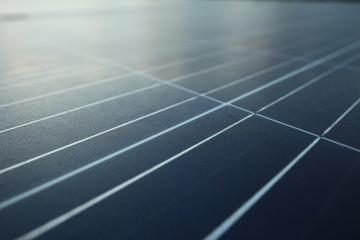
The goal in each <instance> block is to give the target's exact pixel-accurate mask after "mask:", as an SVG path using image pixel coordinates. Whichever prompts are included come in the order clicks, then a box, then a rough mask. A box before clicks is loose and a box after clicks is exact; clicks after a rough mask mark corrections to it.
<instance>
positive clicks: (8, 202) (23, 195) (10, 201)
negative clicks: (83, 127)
mask: <svg viewBox="0 0 360 240" xmlns="http://www.w3.org/2000/svg"><path fill="white" fill-rule="evenodd" d="M224 106H225V104H222V105H218V106H217V107H214V108H212V109H210V110H207V111H205V112H203V113H201V114H198V115H196V116H194V117H192V118H189V119H187V120H185V121H183V122H180V123H178V124H176V125H174V126H172V127H169V128H167V129H165V130H163V131H161V132H158V133H156V134H154V135H151V136H149V137H147V138H145V139H142V140H140V141H138V142H136V143H133V144H131V145H129V146H127V147H125V148H122V149H120V150H118V151H116V152H113V153H111V154H109V155H107V156H105V157H102V158H100V159H98V160H96V161H94V162H91V163H89V164H86V165H84V166H82V167H80V168H78V169H75V170H73V171H71V172H68V173H66V174H64V175H62V176H60V177H58V178H55V179H53V180H51V181H49V182H46V183H44V184H41V185H39V186H37V187H35V188H33V189H30V190H28V191H25V192H23V193H21V194H19V195H16V196H15V197H12V198H10V199H8V200H5V201H3V202H1V203H0V210H2V209H4V208H6V207H8V206H10V205H12V204H14V203H16V202H18V201H21V200H22V199H24V198H27V197H29V196H31V195H34V194H36V193H38V192H41V191H43V190H45V189H47V188H49V187H52V186H54V185H56V184H58V183H59V182H62V181H64V180H66V179H68V178H71V177H73V176H75V175H77V174H79V173H81V172H84V171H86V170H88V169H90V168H92V167H94V166H97V165H99V164H101V163H103V162H106V161H108V160H110V159H112V158H114V157H116V156H118V155H120V154H123V153H124V152H126V151H129V150H131V149H133V148H136V147H138V146H140V145H141V144H144V143H146V142H149V141H151V140H153V139H155V138H157V137H159V136H162V135H164V134H166V133H168V132H171V131H172V130H174V129H177V128H179V127H181V126H183V125H185V124H187V123H190V122H192V121H194V120H196V119H199V118H201V117H203V116H206V115H208V114H210V113H212V112H214V111H216V110H218V109H220V108H222V107H224ZM108 131H109V130H108ZM81 141H83V140H81ZM72 145H74V144H72ZM50 154H52V153H47V155H50Z"/></svg>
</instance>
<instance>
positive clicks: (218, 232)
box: [204, 138, 320, 240]
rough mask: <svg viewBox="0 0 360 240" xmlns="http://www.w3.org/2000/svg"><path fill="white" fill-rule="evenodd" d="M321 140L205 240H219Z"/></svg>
mask: <svg viewBox="0 0 360 240" xmlns="http://www.w3.org/2000/svg"><path fill="white" fill-rule="evenodd" d="M319 140H320V138H316V139H315V140H314V141H313V142H312V143H311V144H310V145H309V146H307V147H306V148H305V149H304V150H303V151H302V152H301V153H299V155H297V156H296V157H295V158H294V159H293V160H292V161H291V162H290V163H289V164H288V165H287V166H286V167H285V168H283V169H282V170H281V171H280V172H279V173H278V174H276V175H275V176H274V177H273V178H272V179H271V180H270V181H269V182H268V183H266V184H265V185H264V186H263V187H262V188H261V189H260V190H259V191H257V192H256V193H255V194H254V195H253V196H252V197H251V198H250V199H249V200H247V201H246V202H245V203H244V204H243V205H242V206H241V207H240V208H238V209H237V210H236V211H235V212H234V213H233V214H231V215H230V216H229V217H228V218H227V219H226V220H225V221H224V222H222V223H221V225H220V226H218V227H217V228H215V229H214V230H213V231H212V232H211V233H210V234H209V235H208V236H206V237H205V238H204V240H217V239H219V238H220V237H221V236H222V235H223V234H224V233H225V232H227V231H228V230H229V229H230V228H231V227H232V226H233V225H234V224H235V222H237V221H238V220H239V219H240V218H241V217H242V216H244V214H245V213H247V212H248V211H249V209H250V208H251V207H253V206H254V205H255V204H256V203H257V202H258V201H259V200H260V199H261V198H262V197H263V196H264V195H265V194H266V193H267V192H268V191H269V190H270V189H271V188H272V187H273V186H274V185H275V184H276V183H277V182H279V181H280V180H281V178H282V177H283V176H284V175H285V174H286V173H287V172H288V171H289V170H290V169H291V168H292V167H293V166H294V165H295V164H296V163H297V162H299V160H300V159H301V158H302V157H303V156H304V155H305V154H306V153H308V152H309V151H310V150H311V149H312V148H313V147H314V146H315V144H316V143H317V142H319Z"/></svg>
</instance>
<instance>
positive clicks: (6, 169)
mask: <svg viewBox="0 0 360 240" xmlns="http://www.w3.org/2000/svg"><path fill="white" fill-rule="evenodd" d="M155 86H156V85H153V86H152V87H155ZM195 98H196V97H192V98H189V99H186V100H184V101H181V102H178V103H175V104H173V105H170V106H168V107H165V108H162V109H160V110H157V111H155V112H152V113H149V114H146V115H144V116H142V117H139V118H136V119H134V120H131V121H129V122H126V123H123V124H120V125H118V126H116V127H113V128H110V129H107V130H105V131H102V132H99V133H97V134H94V135H91V136H89V137H86V138H83V139H80V140H78V141H76V142H73V143H70V144H68V145H65V146H62V147H60V148H57V149H54V150H52V151H50V152H46V153H44V154H41V155H38V156H36V157H33V158H30V159H28V160H25V161H23V162H20V163H18V164H14V165H11V166H10V167H7V168H4V169H1V170H0V175H1V174H4V173H6V172H8V171H11V170H13V169H15V168H18V167H21V166H24V165H26V164H29V163H31V162H34V161H37V160H39V159H41V158H43V157H46V156H49V155H51V154H54V153H57V152H60V151H62V150H64V149H67V148H70V147H73V146H75V145H78V144H80V143H83V142H85V141H88V140H90V139H93V138H95V137H98V136H100V135H103V134H106V133H109V132H111V131H114V130H116V129H119V128H121V127H124V126H126V125H129V124H132V123H134V122H137V121H140V120H142V119H145V118H147V117H150V116H153V115H155V114H158V113H160V112H163V111H166V110H169V109H171V108H174V107H176V106H179V105H181V104H184V103H186V102H189V101H192V100H194V99H195ZM1 206H2V203H0V210H1V209H2V207H1Z"/></svg>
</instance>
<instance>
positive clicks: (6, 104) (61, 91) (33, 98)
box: [0, 73, 132, 108]
mask: <svg viewBox="0 0 360 240" xmlns="http://www.w3.org/2000/svg"><path fill="white" fill-rule="evenodd" d="M131 75H132V73H128V74H125V75H121V76H115V77H110V78H105V79H101V80H97V81H93V82H89V83H85V84H80V85H76V86H74V87H70V88H64V89H61V90H58V91H54V92H50V93H45V94H41V95H37V96H34V97H29V98H25V99H21V100H19V101H14V102H10V103H5V104H2V105H0V108H5V107H10V106H13V105H16V104H20V103H25V102H30V101H34V100H38V99H41V98H44V97H50V96H54V95H58V94H61V93H65V92H70V91H75V90H78V89H82V88H87V87H92V86H96V85H99V84H104V83H107V82H113V81H118V80H120V79H123V78H125V77H129V76H131Z"/></svg>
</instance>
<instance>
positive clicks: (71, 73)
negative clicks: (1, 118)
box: [0, 65, 125, 91]
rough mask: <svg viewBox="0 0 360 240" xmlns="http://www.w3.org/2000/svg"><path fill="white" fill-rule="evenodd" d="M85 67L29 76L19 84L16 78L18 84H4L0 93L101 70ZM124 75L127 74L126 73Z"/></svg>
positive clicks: (0, 88) (90, 66)
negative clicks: (29, 77) (53, 73)
mask: <svg viewBox="0 0 360 240" xmlns="http://www.w3.org/2000/svg"><path fill="white" fill-rule="evenodd" d="M77 67H79V66H77ZM84 67H85V68H82V69H78V68H74V69H64V72H61V73H57V74H56V75H52V74H49V75H45V76H35V77H31V79H27V78H28V76H24V77H23V78H24V79H25V81H20V82H17V81H18V80H19V78H15V79H13V80H14V81H13V82H16V83H13V84H4V85H3V86H0V91H3V90H8V89H13V88H17V87H22V86H26V85H31V84H34V83H40V82H47V81H53V80H56V79H58V78H61V77H64V78H66V77H71V76H75V77H76V75H77V74H81V73H88V72H91V71H94V70H98V69H101V68H99V67H98V66H92V65H85V66H84ZM122 74H125V72H124V73H122ZM20 80H22V79H20Z"/></svg>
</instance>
